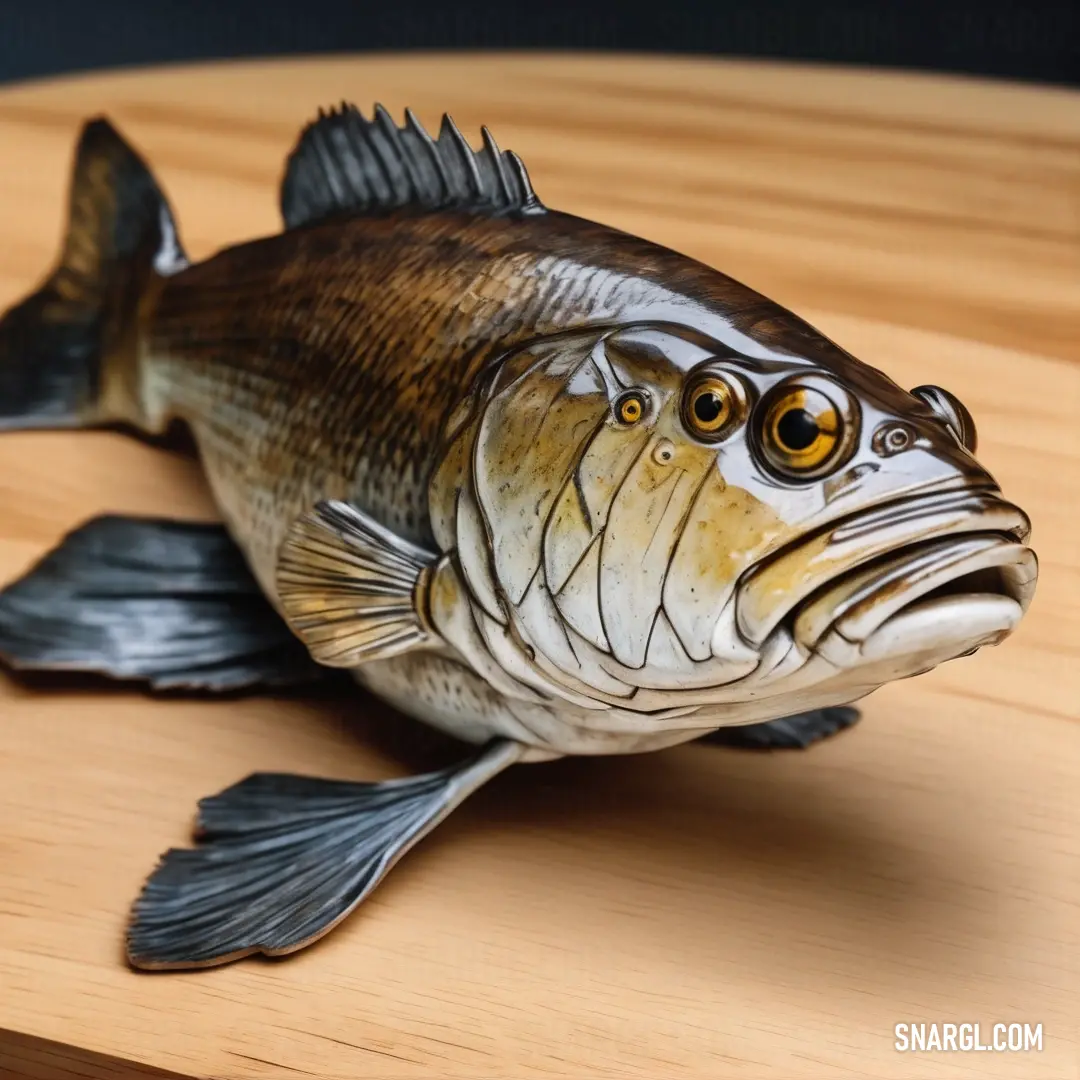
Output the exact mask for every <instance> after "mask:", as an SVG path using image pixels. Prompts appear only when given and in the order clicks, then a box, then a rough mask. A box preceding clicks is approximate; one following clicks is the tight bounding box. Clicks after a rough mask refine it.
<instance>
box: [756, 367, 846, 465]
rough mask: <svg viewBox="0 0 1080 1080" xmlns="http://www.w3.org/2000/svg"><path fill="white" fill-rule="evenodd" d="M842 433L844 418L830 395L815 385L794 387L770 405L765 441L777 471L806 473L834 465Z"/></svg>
mask: <svg viewBox="0 0 1080 1080" xmlns="http://www.w3.org/2000/svg"><path fill="white" fill-rule="evenodd" d="M843 435H844V420H843V417H842V416H841V414H840V410H839V409H837V407H836V406H835V405H834V404H833V403H832V401H830V400H829V398H827V397H826V396H825V395H824V394H823V393H821V391H819V390H815V389H813V388H812V387H808V386H792V387H789V388H787V389H785V390H784V391H783V392H781V393H780V394H779V395H778V396H777V397H776V398H775V399H774V400H773V401H772V402H771V403H770V404H769V405H768V407H767V409H766V412H765V422H764V425H763V431H762V444H763V448H764V451H765V457H766V458H767V459H768V461H769V463H770V464H771V465H772V466H773V467H774V468H776V469H777V470H778V471H780V472H782V473H787V474H790V475H795V476H807V475H809V474H815V473H819V472H820V471H821V470H822V469H823V468H824V467H826V466H827V465H830V464H832V462H833V459H834V458H835V456H836V455H837V453H838V452H839V451H840V450H842V449H843V445H844V439H843Z"/></svg>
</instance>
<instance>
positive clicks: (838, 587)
mask: <svg viewBox="0 0 1080 1080" xmlns="http://www.w3.org/2000/svg"><path fill="white" fill-rule="evenodd" d="M1037 578H1038V567H1037V561H1036V558H1035V553H1034V552H1033V551H1032V550H1031V548H1029V547H1026V546H1025V545H1024V544H1021V543H1019V542H1017V541H1016V540H1014V539H1012V538H1011V537H1009V536H1005V535H1002V534H1000V533H977V532H976V533H965V534H962V535H960V536H948V537H943V538H941V539H938V540H930V541H923V542H919V543H914V544H911V545H907V546H905V547H902V548H900V549H899V550H897V551H894V552H891V553H889V554H887V555H884V556H881V557H880V558H878V559H875V560H874V561H873V562H871V563H869V564H867V565H863V566H861V567H859V568H857V569H854V570H850V571H848V572H846V573H844V574H841V575H840V576H839V577H838V578H837V579H836V580H834V581H832V582H830V583H829V584H828V585H826V586H824V587H823V588H822V589H820V590H819V591H818V592H817V593H815V594H814V595H813V596H812V597H811V598H810V599H809V600H807V601H805V602H804V603H802V604H801V605H799V606H798V608H797V609H795V611H793V612H792V613H791V615H790V616H789V618H790V619H791V632H792V636H793V637H794V638H795V640H796V641H798V642H799V644H800V645H802V646H803V647H804V648H806V649H808V650H810V649H817V648H819V647H820V644H821V642H822V641H823V639H825V638H826V637H828V638H829V639H830V641H832V642H833V647H832V649H831V650H829V651H831V652H836V651H837V648H838V647H839V649H840V651H842V652H846V651H850V650H849V649H848V647H849V646H850V647H853V648H854V649H855V650H856V651H857V650H858V648H859V647H860V646H862V645H863V644H864V643H865V642H867V641H868V640H870V639H871V638H872V637H873V635H874V634H875V633H877V631H879V630H880V629H881V628H882V627H883V626H884V625H885V624H886V623H887V622H888V621H889V620H890V619H892V618H894V617H895V616H897V615H898V614H900V613H902V612H906V613H911V612H913V611H914V609H915V608H917V607H920V606H922V607H926V609H927V610H929V609H930V607H932V606H935V605H936V608H935V610H937V611H938V613H939V614H944V612H945V610H946V609H950V610H952V612H953V614H954V615H955V614H956V612H957V609H958V608H962V607H963V605H964V604H965V603H966V602H970V603H971V604H973V605H981V607H980V608H979V618H980V619H982V621H983V622H984V623H985V624H986V626H985V627H984V629H986V632H987V633H990V631H991V629H993V628H994V627H995V626H996V624H997V623H1000V624H1001V625H1000V627H998V629H999V630H1000V632H1001V633H1002V634H1004V633H1007V632H1008V631H1009V630H1011V629H1012V627H1013V626H1014V625H1015V623H1016V622H1017V621H1019V618H1020V616H1022V615H1023V613H1024V612H1025V611H1026V610H1027V608H1028V606H1029V604H1030V603H1031V598H1032V596H1033V594H1034V591H1035V582H1036V580H1037ZM946 600H947V601H949V603H948V604H944V603H943V602H944V601H946ZM995 605H996V606H995ZM991 608H992V610H991ZM973 611H974V608H973ZM963 621H964V620H963V619H961V620H960V622H961V623H962V622H963ZM976 621H978V620H976ZM965 631H966V628H965V627H964V626H958V627H957V628H956V630H955V631H953V632H957V633H960V634H963V633H964V632H965ZM948 632H949V631H948V630H947V629H945V628H943V633H948Z"/></svg>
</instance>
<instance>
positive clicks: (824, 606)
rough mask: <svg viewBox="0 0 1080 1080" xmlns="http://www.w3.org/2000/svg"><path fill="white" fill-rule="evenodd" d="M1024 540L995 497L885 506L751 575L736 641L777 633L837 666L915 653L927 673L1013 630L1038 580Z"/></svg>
mask: <svg viewBox="0 0 1080 1080" xmlns="http://www.w3.org/2000/svg"><path fill="white" fill-rule="evenodd" d="M1030 531H1031V525H1030V522H1029V521H1028V518H1027V516H1026V515H1025V514H1024V513H1023V511H1022V510H1020V509H1019V507H1016V506H1014V505H1013V504H1012V503H1008V502H1006V501H1005V500H1004V499H1002V498H1001V497H1000V495H999V494H998V492H997V489H994V488H980V489H972V488H970V487H965V488H962V489H959V490H951V491H941V492H937V493H934V494H931V495H923V496H921V497H920V496H914V497H910V496H909V497H907V498H904V499H897V500H894V501H891V502H887V503H883V504H880V505H878V506H876V507H873V508H872V509H870V510H864V511H862V512H860V513H856V514H854V515H850V516H847V517H845V518H842V519H839V520H837V521H835V522H832V523H830V524H828V525H826V526H825V527H823V528H822V529H820V530H818V531H817V532H815V533H812V534H810V535H809V536H807V537H803V538H801V539H800V540H799V541H797V542H796V543H795V544H794V545H791V546H789V547H787V548H784V549H783V550H781V551H780V552H777V553H776V554H774V555H773V556H772V557H771V558H770V559H769V560H768V561H767V562H765V563H763V564H761V565H759V566H758V567H756V568H755V569H754V570H753V571H752V572H751V574H750V575H748V577H747V578H746V579H745V580H744V583H743V585H742V588H741V590H740V593H739V597H738V601H737V619H738V625H739V630H740V633H742V634H743V636H745V637H746V639H747V640H748V641H750V642H756V643H761V642H764V640H765V639H766V638H767V637H768V636H769V635H770V634H771V633H772V632H773V631H774V630H776V629H777V627H779V626H781V625H782V626H783V627H784V628H785V629H786V630H787V632H788V634H789V635H790V637H791V638H792V639H793V640H794V641H795V642H796V643H797V645H798V646H800V647H801V648H802V649H803V650H806V651H807V652H816V653H818V654H820V655H822V656H823V657H824V658H825V659H826V660H828V661H830V662H831V663H834V664H836V665H837V666H841V667H851V666H854V665H855V664H858V663H867V662H871V661H875V660H883V659H887V658H889V657H897V656H901V655H904V656H908V657H909V658H910V657H911V656H912V655H914V654H918V655H920V656H922V657H923V659H924V661H925V664H924V666H922V667H921V668H918V670H926V668H927V667H932V666H934V664H936V663H939V662H941V660H944V659H948V658H950V657H954V656H959V655H963V654H965V653H969V652H972V651H974V650H975V649H977V648H979V647H980V646H982V645H987V644H996V643H997V642H998V641H1000V640H1002V639H1003V638H1004V637H1006V636H1007V635H1008V634H1009V633H1011V631H1012V630H1013V629H1015V627H1016V625H1017V624H1018V623H1019V621H1020V619H1021V618H1022V617H1023V615H1024V612H1025V611H1026V610H1027V608H1028V606H1029V605H1030V603H1031V599H1032V596H1033V595H1034V591H1035V584H1036V580H1037V578H1038V563H1037V559H1036V556H1035V553H1034V552H1033V551H1032V550H1031V548H1029V547H1028V546H1027V545H1026V543H1025V541H1026V540H1027V538H1028V536H1029V535H1030ZM902 673H903V672H897V673H896V675H893V676H891V677H898V675H899V674H902ZM908 673H914V671H912V672H908Z"/></svg>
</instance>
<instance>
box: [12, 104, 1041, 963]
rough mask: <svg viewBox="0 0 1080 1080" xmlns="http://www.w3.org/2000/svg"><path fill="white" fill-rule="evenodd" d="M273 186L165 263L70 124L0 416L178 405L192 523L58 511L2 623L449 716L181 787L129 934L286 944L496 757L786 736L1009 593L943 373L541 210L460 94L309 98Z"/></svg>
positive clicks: (144, 951)
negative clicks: (191, 798) (424, 122)
mask: <svg viewBox="0 0 1080 1080" xmlns="http://www.w3.org/2000/svg"><path fill="white" fill-rule="evenodd" d="M281 209H282V214H283V217H284V226H285V227H284V230H283V231H282V232H281V233H279V234H277V235H274V236H270V237H267V238H265V239H260V240H254V241H252V242H250V243H243V244H240V245H238V246H235V247H231V248H228V249H227V250H224V251H222V252H220V253H218V254H216V255H214V256H213V257H212V258H209V259H207V260H206V261H204V262H199V263H192V262H190V261H189V260H188V258H187V257H186V256H185V254H184V250H183V248H182V246H181V243H180V239H179V236H178V232H177V228H176V225H175V222H174V219H173V215H172V212H171V210H170V208H169V205H168V203H167V202H166V199H165V197H164V196H163V195H162V192H161V190H160V188H159V187H158V185H157V183H156V182H155V180H154V178H153V177H152V175H151V173H150V171H149V170H148V168H147V166H146V165H145V164H144V162H143V160H142V159H141V158H140V157H139V156H138V155H137V154H136V153H135V151H134V150H132V149H131V147H130V146H129V145H128V144H127V143H126V142H125V141H124V139H123V138H122V137H121V136H120V135H119V134H118V133H117V131H116V130H115V129H114V128H113V127H112V126H111V125H110V124H109V123H108V122H107V121H106V120H104V119H95V120H92V121H90V122H89V123H87V124H86V126H85V127H84V129H83V132H82V135H81V139H80V141H79V144H78V147H77V151H76V155H75V164H74V175H73V180H72V186H71V195H70V211H69V223H68V231H67V235H66V239H65V241H64V244H63V248H62V251H61V253H60V256H59V260H58V262H57V263H56V266H55V268H54V269H53V271H52V272H51V274H50V275H49V276H48V277H47V278H46V280H45V282H44V284H43V285H41V287H40V288H39V289H38V290H37V291H36V292H34V293H33V294H32V295H30V296H29V297H28V298H27V299H25V300H24V301H22V302H21V303H20V304H18V305H16V306H14V307H13V308H11V309H10V310H9V311H8V312H7V313H6V315H5V316H4V317H3V320H2V321H0V428H2V429H6V430H15V429H31V428H77V427H91V426H109V425H114V426H117V425H118V426H122V427H124V428H126V429H128V430H133V431H135V432H138V433H142V435H144V436H157V435H161V434H162V433H164V432H166V431H169V430H171V428H172V426H173V425H176V424H180V425H183V426H185V427H186V428H187V429H188V430H189V432H190V435H191V437H192V438H193V440H194V443H195V444H196V446H197V448H198V452H199V456H200V458H201V461H202V465H203V467H204V469H205V473H206V477H207V479H208V481H209V484H210V488H211V490H212V493H213V496H214V498H215V500H216V503H217V506H218V507H219V508H220V512H221V517H222V519H223V525H209V524H199V523H189V522H180V521H168V520H154V519H131V518H123V517H116V516H108V517H103V518H98V519H95V520H93V521H91V522H89V523H88V524H85V525H83V526H82V527H81V528H78V529H76V530H75V531H74V532H73V533H71V534H70V535H69V536H67V537H66V538H65V539H64V540H63V541H62V543H61V544H60V546H59V547H58V548H57V549H56V550H55V551H53V552H52V553H51V554H49V555H47V556H46V557H45V558H44V559H43V560H42V561H41V562H40V563H39V564H38V565H37V566H35V567H33V568H32V569H31V570H30V571H28V572H27V573H26V574H25V575H24V576H23V577H22V578H21V579H20V580H18V581H16V582H15V583H13V584H11V585H9V586H8V587H7V589H6V590H4V591H3V592H2V593H0V657H3V658H4V659H5V661H6V662H7V664H8V665H10V666H11V667H12V668H15V669H43V670H50V669H53V670H55V669H66V670H77V671H89V672H97V673H99V674H104V675H108V676H112V677H115V678H118V679H126V680H141V681H143V682H144V683H146V684H149V685H150V686H152V687H157V688H173V689H177V688H184V687H188V688H193V689H198V690H201V691H206V690H231V691H236V690H238V689H243V688H256V687H266V686H274V685H286V684H290V683H293V684H295V683H300V682H303V681H305V680H307V679H309V678H311V677H312V676H313V674H315V673H316V672H318V671H325V669H328V668H342V669H346V670H347V671H349V672H351V673H352V674H353V675H354V677H355V679H356V681H357V682H359V683H360V684H362V685H363V686H364V687H366V688H368V689H369V690H370V691H372V692H374V693H375V694H376V695H378V696H379V697H381V698H383V699H385V700H386V701H388V702H390V703H392V704H393V705H395V706H396V707H397V708H398V709H399V710H401V711H402V712H404V713H406V714H409V715H411V716H413V717H416V718H419V719H420V720H422V721H425V722H426V723H427V724H429V725H432V726H434V727H435V728H438V729H441V730H442V731H444V732H447V733H449V734H451V735H453V736H456V737H457V738H458V739H460V740H463V741H464V742H465V743H468V744H472V745H473V747H474V751H473V752H472V756H470V757H468V758H467V760H465V761H464V762H463V763H462V764H460V765H456V766H453V767H450V768H447V769H444V770H442V771H438V772H433V773H429V774H425V775H420V776H414V777H408V778H405V779H395V780H390V781H385V782H379V783H357V782H346V781H341V780H328V779H316V778H309V777H301V776H292V775H279V774H257V775H254V776H251V777H249V778H248V779H246V780H243V781H241V782H240V783H238V784H236V785H235V786H233V787H231V788H228V789H227V790H225V791H223V792H222V793H220V794H218V795H215V796H212V797H210V798H207V799H205V800H203V801H202V803H201V804H200V811H199V816H198V825H197V844H196V846H194V847H192V848H190V849H183V850H172V851H169V852H167V853H166V854H165V855H164V856H163V858H162V860H161V862H160V864H159V866H158V867H157V869H156V870H155V871H154V872H153V873H152V875H151V876H150V878H149V880H148V882H147V884H146V886H145V889H144V891H143V893H142V895H141V896H140V897H139V898H138V899H137V901H136V902H135V904H134V907H133V910H132V914H131V918H130V922H129V928H128V932H127V952H128V957H129V960H130V963H131V964H132V965H133V966H135V967H136V968H145V969H160V968H180V967H199V966H206V965H212V964H218V963H222V962H225V961H228V960H232V959H235V958H238V957H242V956H246V955H249V954H251V953H266V954H273V955H277V954H283V953H288V952H292V951H294V950H296V949H300V948H302V947H303V946H305V945H307V944H308V943H310V942H312V941H314V940H315V939H317V938H319V937H320V936H321V935H323V934H325V933H326V932H327V931H328V930H329V929H331V928H332V927H333V926H335V925H336V924H337V923H338V922H340V921H341V920H342V919H343V918H344V917H345V916H346V915H347V914H349V912H351V911H352V910H353V909H354V908H355V907H356V906H357V905H358V904H359V903H360V902H361V901H363V900H364V898H365V897H367V896H368V895H369V894H370V893H371V891H372V889H373V888H374V887H375V886H376V884H377V883H378V882H379V881H380V880H381V879H382V878H383V876H384V875H385V874H386V873H387V871H388V870H389V869H390V867H391V866H392V865H393V864H394V863H395V862H396V861H397V860H398V859H399V858H400V857H401V856H402V855H403V854H404V853H405V852H406V851H407V850H408V849H409V848H411V847H412V846H413V845H414V844H416V842H417V841H418V840H419V839H421V838H422V837H423V836H424V835H425V834H427V833H429V832H430V831H431V830H432V829H433V828H434V827H435V826H436V825H437V824H438V823H439V822H440V821H442V820H443V818H445V817H446V815H447V814H448V813H449V812H450V811H451V810H452V809H453V808H454V807H456V806H457V805H459V804H460V803H461V802H462V801H463V800H464V799H465V798H467V797H468V795H469V794H470V793H471V792H473V791H475V790H476V789H477V788H479V787H480V786H481V785H482V784H484V783H485V782H486V781H488V780H490V779H491V778H492V777H493V776H495V775H496V774H498V773H500V772H502V771H503V770H504V769H506V768H507V767H508V766H510V765H512V764H514V763H520V762H541V761H547V760H550V759H554V758H559V757H562V756H565V755H588V754H629V753H640V752H643V751H650V750H659V749H661V748H663V747H669V746H673V745H675V744H678V743H683V742H687V741H689V740H693V739H699V738H702V737H704V736H710V737H711V738H713V739H715V740H716V741H720V742H723V743H726V744H728V745H741V746H744V747H766V748H768V747H779V746H802V745H806V744H807V743H809V742H812V741H814V740H815V739H817V738H820V737H823V736H825V735H828V734H831V733H832V732H834V731H837V730H839V729H841V728H844V727H847V726H849V725H850V724H851V723H852V722H853V721H854V720H855V719H856V717H857V715H858V714H857V713H856V712H855V710H853V709H851V708H849V707H848V706H849V705H850V703H851V702H853V701H856V700H857V699H859V698H862V697H863V696H865V695H866V694H869V693H870V692H871V691H873V690H874V689H876V688H877V687H879V686H881V685H882V684H884V683H887V682H889V681H891V680H894V679H900V678H905V677H907V676H911V675H916V674H919V673H921V672H925V671H927V670H929V669H931V668H933V667H934V666H935V665H937V664H939V663H941V662H943V661H946V660H949V659H952V658H954V657H958V656H964V655H967V654H969V653H971V652H974V651H975V650H976V649H978V648H979V647H981V646H983V645H993V644H997V643H998V642H1000V641H1001V640H1002V639H1003V638H1005V637H1006V636H1007V635H1008V634H1009V633H1010V632H1011V631H1012V630H1013V629H1014V628H1015V627H1016V626H1017V624H1018V622H1019V621H1020V619H1021V617H1022V615H1023V613H1024V611H1025V610H1026V609H1027V607H1028V605H1029V603H1030V601H1031V597H1032V593H1033V591H1034V588H1035V582H1036V576H1037V569H1036V560H1035V555H1034V553H1033V552H1032V550H1031V549H1030V548H1029V547H1028V546H1027V540H1028V537H1029V533H1030V523H1029V521H1028V519H1027V517H1026V516H1025V515H1024V513H1023V512H1022V511H1021V510H1020V509H1019V508H1017V507H1016V506H1014V505H1012V504H1011V503H1009V502H1006V501H1005V500H1004V499H1003V497H1002V495H1001V492H1000V490H999V487H998V485H997V484H996V483H995V481H994V480H993V478H992V477H991V476H990V475H989V474H988V473H987V472H986V470H985V469H984V468H983V467H982V466H981V465H980V464H979V463H978V461H977V460H976V458H975V457H974V451H975V427H974V424H973V422H972V418H971V416H970V415H969V413H968V411H967V410H966V409H965V408H964V406H963V405H962V404H961V403H960V402H959V401H958V400H957V399H956V398H955V397H954V396H952V395H951V394H949V393H947V392H946V391H944V390H942V389H940V388H938V387H933V386H921V387H918V388H916V389H914V390H912V391H911V392H907V391H905V390H903V389H901V388H900V387H899V386H898V385H897V384H896V383H894V382H892V381H891V380H890V379H889V378H888V377H886V376H885V375H884V374H882V373H881V372H880V371H878V370H876V369H874V368H873V367H870V366H868V365H867V364H865V363H863V362H861V361H859V360H857V359H856V358H855V357H853V356H852V355H850V354H849V353H847V352H845V351H844V350H843V349H842V348H840V347H839V346H837V345H835V344H834V343H833V342H831V341H830V340H828V339H827V338H826V337H824V336H823V335H822V334H820V333H819V332H817V331H816V330H814V329H813V328H812V327H811V326H809V325H807V324H806V323H805V322H803V321H801V320H800V319H799V318H797V317H796V316H795V315H793V314H791V313H790V312H788V311H787V310H785V309H784V308H782V307H780V306H779V305H777V304H775V303H773V302H772V301H770V300H768V299H766V298H765V297H763V296H761V295H759V294H757V293H755V292H753V291H752V290H751V289H749V288H747V287H746V286H744V285H742V284H740V283H738V282H737V281H734V280H732V279H731V278H729V277H727V276H725V275H723V274H721V273H719V272H718V271H716V270H713V269H711V268H710V267H708V266H705V265H703V264H702V263H699V262H696V261H695V260H693V259H691V258H688V257H686V256H683V255H680V254H677V253H676V252H674V251H671V250H668V249H666V248H664V247H660V246H658V245H656V244H652V243H649V242H647V241H645V240H641V239H637V238H635V237H633V236H629V235H627V234H625V233H622V232H619V231H617V230H615V229H611V228H607V227H604V226H602V225H598V224H594V223H592V222H590V221H586V220H582V219H580V218H577V217H573V216H570V215H568V214H563V213H559V212H556V211H553V210H549V209H548V208H547V207H546V206H544V204H543V203H542V202H541V201H540V199H539V198H538V197H537V195H536V193H535V192H534V190H533V187H532V185H531V183H530V180H529V177H528V174H527V171H526V169H525V166H524V165H523V163H522V161H521V160H520V159H519V158H518V157H517V156H515V155H514V154H512V153H510V152H503V151H501V150H500V149H499V148H498V146H497V145H496V143H495V141H494V139H493V138H492V137H491V135H490V133H489V132H488V131H487V130H486V129H484V131H483V143H482V146H481V147H480V148H479V149H473V148H472V146H471V145H470V144H469V143H468V142H467V141H466V140H465V139H464V138H463V136H462V135H461V134H460V132H459V131H458V129H457V128H456V127H455V126H454V124H453V122H452V121H451V120H450V119H449V118H448V117H444V119H443V122H442V127H441V129H440V131H439V134H438V136H437V137H434V138H433V137H432V136H431V135H429V134H428V133H427V132H426V131H425V130H424V128H423V127H422V126H421V125H420V124H419V123H418V121H417V119H416V117H415V116H414V115H413V114H412V113H411V112H406V114H405V119H404V123H403V124H402V125H400V126H399V125H398V124H397V123H396V122H395V121H394V120H393V119H392V118H391V117H390V115H389V114H388V113H387V112H386V111H385V110H384V109H383V108H382V107H376V108H375V110H374V113H373V115H372V117H371V118H370V119H369V118H367V117H365V116H364V115H363V114H362V113H361V112H359V111H358V110H357V109H356V108H354V107H352V106H348V105H344V106H342V107H340V108H335V109H333V110H331V111H329V112H326V113H322V112H321V113H320V114H319V117H318V119H316V120H315V121H314V122H312V123H311V124H310V125H309V126H308V127H307V128H305V130H304V131H303V132H302V134H301V136H300V138H299V141H298V143H297V145H296V147H295V149H294V150H293V151H292V154H291V156H290V157H289V158H288V162H287V166H286V169H285V175H284V180H283V183H282V186H281Z"/></svg>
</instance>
